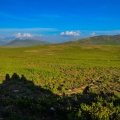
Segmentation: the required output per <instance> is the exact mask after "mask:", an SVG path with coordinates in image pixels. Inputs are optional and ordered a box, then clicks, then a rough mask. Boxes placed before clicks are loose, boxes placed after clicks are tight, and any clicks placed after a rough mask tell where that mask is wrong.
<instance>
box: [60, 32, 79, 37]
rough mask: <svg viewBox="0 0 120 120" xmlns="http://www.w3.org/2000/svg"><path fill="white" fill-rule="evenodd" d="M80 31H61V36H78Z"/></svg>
mask: <svg viewBox="0 0 120 120" xmlns="http://www.w3.org/2000/svg"><path fill="white" fill-rule="evenodd" d="M80 33H81V32H80V31H76V32H75V31H66V32H61V33H60V35H61V36H80Z"/></svg>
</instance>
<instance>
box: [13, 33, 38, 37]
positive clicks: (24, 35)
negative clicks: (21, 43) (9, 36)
mask: <svg viewBox="0 0 120 120" xmlns="http://www.w3.org/2000/svg"><path fill="white" fill-rule="evenodd" d="M14 36H15V37H17V38H25V37H27V38H31V37H34V36H40V35H36V34H30V33H24V34H21V33H17V34H15V35H14Z"/></svg>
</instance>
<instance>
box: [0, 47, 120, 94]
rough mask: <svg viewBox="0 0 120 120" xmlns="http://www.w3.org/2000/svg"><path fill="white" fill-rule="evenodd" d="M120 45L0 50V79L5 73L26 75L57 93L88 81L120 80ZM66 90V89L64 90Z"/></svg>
mask: <svg viewBox="0 0 120 120" xmlns="http://www.w3.org/2000/svg"><path fill="white" fill-rule="evenodd" d="M119 51H120V46H76V45H44V46H35V47H25V48H0V58H1V59H0V71H1V72H0V79H1V80H3V79H4V76H5V74H6V73H9V74H10V75H12V74H13V73H14V72H16V73H18V74H19V75H21V74H24V75H25V76H26V77H27V78H28V79H30V80H33V81H34V83H35V84H38V85H41V86H46V85H47V87H48V88H50V89H52V90H53V91H55V92H56V88H58V87H59V85H63V84H64V86H65V88H67V89H71V88H77V87H79V86H81V85H85V84H86V81H87V80H88V81H87V83H89V80H92V81H96V80H98V79H99V78H101V77H103V78H104V79H105V80H110V79H114V76H117V77H118V79H120V74H119V73H120V54H119ZM63 91H64V88H63Z"/></svg>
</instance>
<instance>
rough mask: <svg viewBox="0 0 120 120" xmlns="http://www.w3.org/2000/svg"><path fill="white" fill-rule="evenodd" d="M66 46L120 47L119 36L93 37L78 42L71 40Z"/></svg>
mask: <svg viewBox="0 0 120 120" xmlns="http://www.w3.org/2000/svg"><path fill="white" fill-rule="evenodd" d="M66 44H77V45H120V35H114V36H107V35H101V36H94V37H89V38H84V39H80V40H72V41H70V42H67V43H66Z"/></svg>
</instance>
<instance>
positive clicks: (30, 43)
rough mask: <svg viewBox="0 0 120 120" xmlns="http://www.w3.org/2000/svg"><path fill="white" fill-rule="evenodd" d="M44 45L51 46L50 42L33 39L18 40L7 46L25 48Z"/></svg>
mask: <svg viewBox="0 0 120 120" xmlns="http://www.w3.org/2000/svg"><path fill="white" fill-rule="evenodd" d="M44 44H49V42H46V41H42V40H32V39H25V40H20V39H18V40H13V41H11V42H9V43H7V44H6V45H5V46H14V47H22V46H23V47H24V46H34V45H44Z"/></svg>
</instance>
